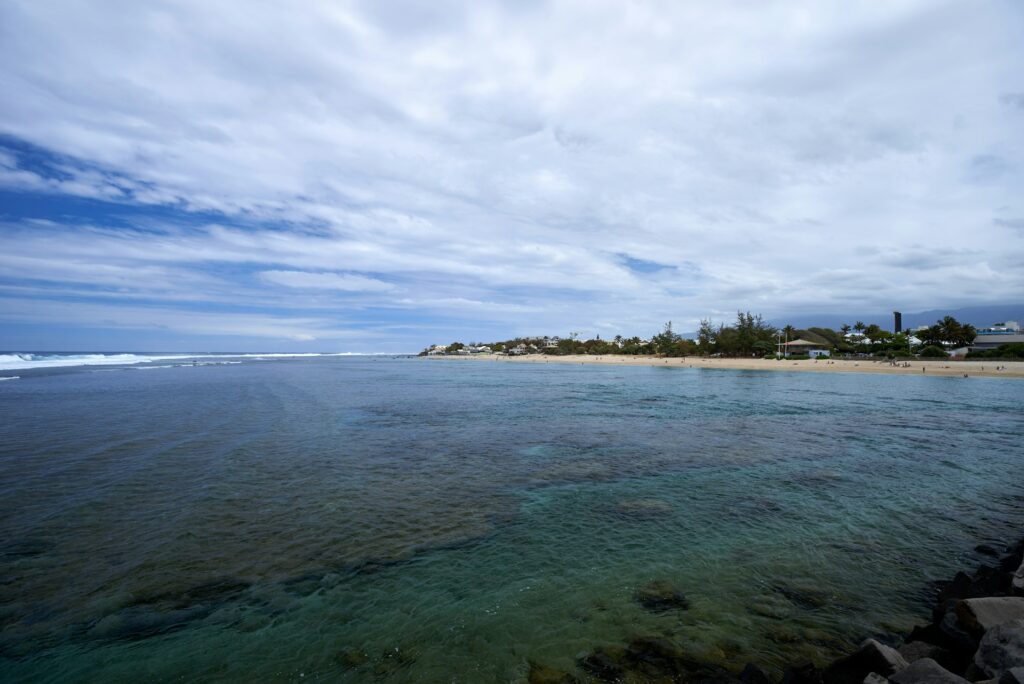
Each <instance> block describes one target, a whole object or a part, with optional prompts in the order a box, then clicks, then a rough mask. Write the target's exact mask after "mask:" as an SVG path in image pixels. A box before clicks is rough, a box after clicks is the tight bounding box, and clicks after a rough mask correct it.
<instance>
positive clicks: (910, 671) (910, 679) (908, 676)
mask: <svg viewBox="0 0 1024 684" xmlns="http://www.w3.org/2000/svg"><path fill="white" fill-rule="evenodd" d="M889 681H890V682H894V684H968V682H967V680H966V679H964V678H963V677H959V676H957V675H955V674H953V673H952V672H950V671H949V670H947V669H945V668H944V667H942V666H941V665H939V664H938V663H937V662H935V661H934V660H932V659H931V658H922V659H921V660H917V661H915V662H913V663H911V664H910V665H908V666H907V667H905V668H903V669H902V670H900V671H899V672H897V673H896V674H894V675H892V676H891V677H889Z"/></svg>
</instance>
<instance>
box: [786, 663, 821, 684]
mask: <svg viewBox="0 0 1024 684" xmlns="http://www.w3.org/2000/svg"><path fill="white" fill-rule="evenodd" d="M780 684H821V670H819V669H818V668H816V667H815V666H814V665H812V664H811V663H806V664H804V665H798V666H789V667H787V668H786V669H785V670H783V671H782V681H781V682H780Z"/></svg>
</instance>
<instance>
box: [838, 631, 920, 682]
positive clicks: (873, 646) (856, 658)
mask: <svg viewBox="0 0 1024 684" xmlns="http://www.w3.org/2000/svg"><path fill="white" fill-rule="evenodd" d="M907 665H908V663H907V661H906V660H905V659H904V658H903V656H901V655H900V654H899V652H898V651H897V650H896V649H894V648H891V647H889V646H886V645H885V644H881V643H879V642H877V641H875V640H874V639H868V640H867V641H865V642H864V643H863V644H861V646H860V648H858V649H857V650H856V651H854V652H853V653H851V654H850V655H848V656H845V657H843V658H839V659H838V660H836V661H833V662H832V664H830V665H829V666H828V667H826V668H825V670H824V672H822V680H823V681H824V682H825V684H861V682H863V681H864V678H865V677H866V676H867V675H868V674H869V673H871V672H877V673H878V674H880V675H884V676H886V677H888V676H889V675H892V674H894V673H896V672H899V671H900V670H902V669H903V668H905V667H906V666H907Z"/></svg>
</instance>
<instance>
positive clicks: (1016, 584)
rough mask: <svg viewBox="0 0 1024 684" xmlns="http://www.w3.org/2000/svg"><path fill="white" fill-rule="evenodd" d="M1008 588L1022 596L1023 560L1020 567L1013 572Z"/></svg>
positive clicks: (1023, 581) (1023, 583)
mask: <svg viewBox="0 0 1024 684" xmlns="http://www.w3.org/2000/svg"><path fill="white" fill-rule="evenodd" d="M1010 590H1011V591H1012V592H1013V593H1014V594H1016V595H1018V596H1024V561H1021V564H1020V567H1019V568H1017V571H1016V572H1015V573H1013V580H1012V581H1011V584H1010Z"/></svg>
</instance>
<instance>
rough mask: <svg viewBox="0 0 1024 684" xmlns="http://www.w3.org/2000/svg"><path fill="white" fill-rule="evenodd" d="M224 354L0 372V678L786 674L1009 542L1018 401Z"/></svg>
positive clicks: (906, 613)
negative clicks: (126, 366)
mask: <svg viewBox="0 0 1024 684" xmlns="http://www.w3.org/2000/svg"><path fill="white" fill-rule="evenodd" d="M240 360H241V363H218V364H208V365H196V366H192V365H172V366H167V367H160V368H152V369H150V370H149V371H148V372H144V373H143V372H121V370H122V369H120V368H119V367H118V366H116V365H111V366H104V367H103V368H102V369H99V368H90V367H82V368H60V369H39V370H32V369H30V370H23V371H19V375H20V379H19V380H17V381H16V382H8V383H3V384H2V385H0V415H2V416H3V420H2V421H0V679H2V680H4V681H44V682H47V681H48V682H65V681H97V682H99V681H103V682H110V681H140V680H144V681H167V680H174V679H179V680H184V681H194V680H214V681H299V680H302V681H309V680H319V681H341V682H364V681H369V682H378V681H379V682H422V681H449V682H490V681H497V682H502V681H507V682H522V681H526V680H527V679H528V678H529V679H531V680H532V681H568V680H567V679H566V677H572V678H576V679H577V680H581V681H586V680H587V679H588V678H589V679H600V678H606V677H615V676H623V677H627V676H628V677H631V678H634V679H636V678H640V679H639V680H640V681H642V680H643V678H644V677H646V676H649V677H650V678H654V677H656V676H664V672H665V671H666V670H664V669H659V668H669V669H670V671H671V672H672V673H674V674H671V675H669V676H672V677H677V678H679V679H685V680H687V681H692V680H697V679H702V678H703V679H715V678H719V677H722V676H726V675H729V676H732V675H735V674H737V673H739V672H741V671H742V670H743V668H744V666H745V665H746V664H747V663H748V662H750V663H754V664H756V665H757V666H758V667H759V668H761V669H763V670H764V671H765V672H766V673H767V674H768V675H770V676H771V677H779V676H781V674H782V671H783V669H784V668H785V667H786V666H787V665H789V664H792V663H802V662H810V663H813V664H815V665H816V666H818V667H823V666H824V665H825V664H826V663H828V662H830V661H831V660H832V659H834V658H835V657H837V656H839V655H841V654H843V653H846V652H849V651H851V650H852V649H854V648H856V647H857V645H858V644H859V643H861V641H862V640H863V639H864V638H866V637H872V636H878V637H882V636H883V635H886V634H894V633H908V632H910V630H911V629H912V628H913V627H914V626H915V625H917V624H928V623H929V622H930V621H931V619H932V614H931V613H932V609H933V608H934V603H935V595H934V589H933V588H934V587H936V586H938V585H936V584H935V583H936V582H942V581H945V580H949V579H950V578H951V577H953V576H954V574H955V573H956V572H957V570H959V569H961V568H965V567H976V566H978V565H981V564H983V563H985V562H987V563H989V564H990V565H991V564H992V563H998V562H999V561H998V560H997V558H998V556H999V554H1000V553H1001V552H1002V547H1001V546H1000V544H1001V543H1003V542H1007V541H1016V540H1017V539H1019V538H1020V536H1021V529H1022V521H1024V460H1022V456H1024V449H1022V445H1021V436H1022V435H1024V411H1022V405H1024V383H1019V382H1013V381H1005V380H995V379H993V380H987V379H972V380H971V381H970V382H966V381H960V380H958V379H955V378H930V377H920V378H918V377H896V376H885V375H853V374H815V373H759V372H753V371H704V370H699V369H685V368H679V369H664V368H655V367H638V368H631V367H600V366H587V367H582V366H569V365H567V366H556V365H555V364H549V365H537V366H534V365H529V364H515V365H512V364H508V365H503V364H472V363H444V362H433V363H431V362H425V361H420V360H416V359H388V358H375V357H366V358H355V357H349V358H345V357H320V358H303V359H288V358H280V359H268V360H259V359H255V358H246V359H240ZM993 552H995V555H993ZM957 581H959V582H960V583H961V585H960V586H961V589H962V585H963V582H964V580H963V579H958V580H957ZM971 581H981V582H983V581H985V579H984V577H981V578H979V579H977V580H971ZM954 584H956V583H955V582H954ZM971 586H974V585H971ZM939 588H940V589H942V590H949V588H948V587H947V586H946V585H942V586H940V587H939ZM625 666H629V667H630V668H632V670H630V672H625V671H623V672H622V673H619V674H615V672H616V671H615V670H614V668H619V669H620V670H622V669H623V668H624V667H625ZM673 668H675V669H673ZM676 670H678V672H676ZM659 672H661V673H662V674H656V673H659ZM645 673H646V674H645ZM755 675H756V673H755V672H754V671H753V670H749V669H748V670H747V674H746V676H747V678H748V680H750V681H753V680H756V676H755ZM793 676H794V675H793V673H792V672H791V673H790V677H791V679H792V677H793ZM752 678H753V679H752ZM745 681H747V680H745Z"/></svg>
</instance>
